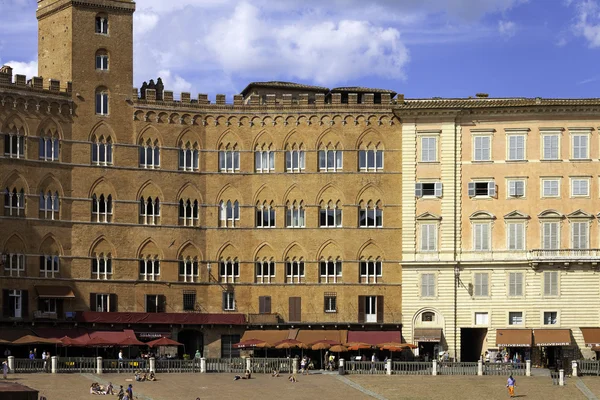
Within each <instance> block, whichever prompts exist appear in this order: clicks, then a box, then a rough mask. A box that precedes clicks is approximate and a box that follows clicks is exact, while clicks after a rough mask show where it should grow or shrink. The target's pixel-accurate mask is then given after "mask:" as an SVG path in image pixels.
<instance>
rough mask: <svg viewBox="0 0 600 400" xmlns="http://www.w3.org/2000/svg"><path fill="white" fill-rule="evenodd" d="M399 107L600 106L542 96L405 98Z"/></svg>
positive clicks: (588, 101)
mask: <svg viewBox="0 0 600 400" xmlns="http://www.w3.org/2000/svg"><path fill="white" fill-rule="evenodd" d="M397 106H398V108H399V109H401V110H402V109H439V108H498V107H529V106H600V99H599V98H587V99H542V98H525V97H516V98H472V99H466V98H463V99H456V98H439V99H437V98H433V99H406V100H404V102H400V103H398V105H397Z"/></svg>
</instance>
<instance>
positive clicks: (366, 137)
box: [356, 128, 385, 150]
mask: <svg viewBox="0 0 600 400" xmlns="http://www.w3.org/2000/svg"><path fill="white" fill-rule="evenodd" d="M356 149H358V150H366V149H369V150H374V149H378V150H384V149H385V142H384V140H383V137H382V136H381V134H380V133H379V132H378V131H377V130H375V129H373V128H368V129H366V130H365V131H364V132H363V133H361V134H360V135H359V137H358V139H357V140H356Z"/></svg>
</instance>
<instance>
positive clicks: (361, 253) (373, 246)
mask: <svg viewBox="0 0 600 400" xmlns="http://www.w3.org/2000/svg"><path fill="white" fill-rule="evenodd" d="M383 258H384V254H383V249H382V248H381V247H379V246H378V245H377V243H375V241H373V240H367V241H366V242H365V243H363V245H362V246H360V248H359V249H358V251H357V252H356V259H357V260H360V261H363V260H364V261H368V260H373V261H381V260H382V259H383Z"/></svg>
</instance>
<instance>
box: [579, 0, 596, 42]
mask: <svg viewBox="0 0 600 400" xmlns="http://www.w3.org/2000/svg"><path fill="white" fill-rule="evenodd" d="M575 7H576V10H577V18H576V23H575V25H574V26H573V30H574V31H575V34H576V35H578V36H583V37H584V38H585V40H586V41H587V42H588V45H589V46H590V47H600V5H599V4H598V2H597V1H594V0H583V1H579V2H577V3H575Z"/></svg>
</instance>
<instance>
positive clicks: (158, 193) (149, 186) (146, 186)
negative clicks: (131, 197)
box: [136, 180, 165, 201]
mask: <svg viewBox="0 0 600 400" xmlns="http://www.w3.org/2000/svg"><path fill="white" fill-rule="evenodd" d="M142 196H143V197H158V198H159V199H160V200H161V201H164V198H165V197H164V195H163V192H162V190H160V187H158V185H156V184H155V183H154V182H152V180H147V181H146V182H144V183H143V184H142V186H140V189H139V190H138V192H137V196H136V200H139V199H140V198H141V197H142Z"/></svg>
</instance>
